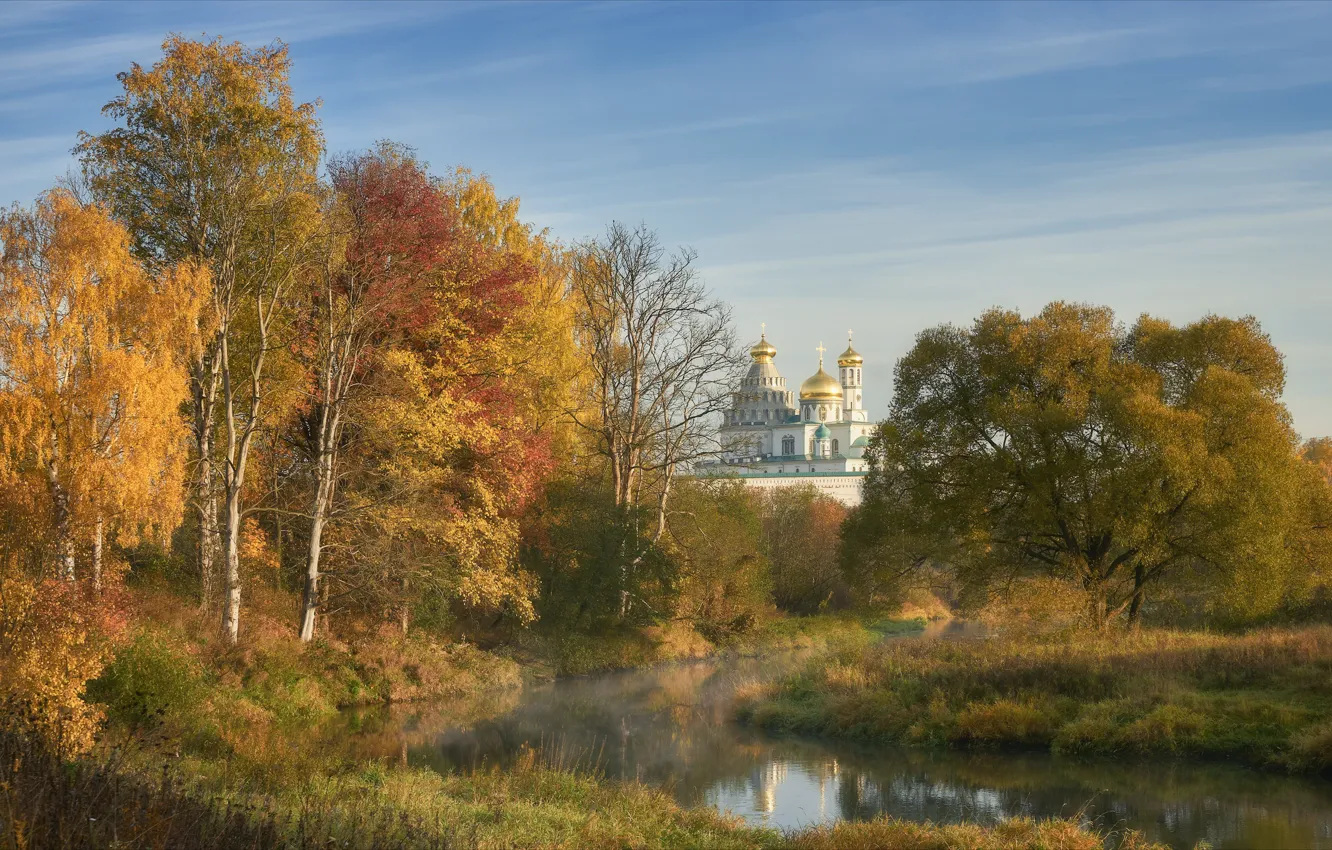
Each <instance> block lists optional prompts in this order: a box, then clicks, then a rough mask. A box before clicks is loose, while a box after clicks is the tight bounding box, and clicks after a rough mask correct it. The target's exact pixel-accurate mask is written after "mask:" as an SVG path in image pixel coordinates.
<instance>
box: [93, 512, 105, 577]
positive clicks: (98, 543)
mask: <svg viewBox="0 0 1332 850" xmlns="http://www.w3.org/2000/svg"><path fill="white" fill-rule="evenodd" d="M105 531H106V527H105V523H104V522H103V520H102V517H100V516H99V517H97V524H96V525H95V526H93V541H92V586H93V590H95V591H96V592H98V593H101V592H102V540H103V537H104V536H105Z"/></svg>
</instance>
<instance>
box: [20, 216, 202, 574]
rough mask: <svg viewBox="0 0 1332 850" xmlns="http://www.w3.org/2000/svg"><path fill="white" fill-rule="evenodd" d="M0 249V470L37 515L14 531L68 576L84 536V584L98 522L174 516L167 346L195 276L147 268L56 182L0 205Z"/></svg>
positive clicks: (121, 526)
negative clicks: (4, 207) (40, 500)
mask: <svg viewBox="0 0 1332 850" xmlns="http://www.w3.org/2000/svg"><path fill="white" fill-rule="evenodd" d="M0 251H2V252H3V253H2V254H0V423H3V424H2V425H0V427H3V429H4V431H3V433H4V439H3V442H2V443H0V445H3V447H4V450H3V452H0V479H4V481H5V483H6V485H7V486H8V487H9V488H13V489H14V490H17V491H22V490H25V489H27V490H29V491H30V492H31V491H32V490H33V489H34V488H36V487H38V486H40V487H41V488H42V489H44V490H45V492H46V496H47V499H48V501H47V505H46V507H47V511H46V512H45V513H46V516H45V517H43V518H36V517H34V518H30V519H29V521H28V523H27V524H26V525H25V529H26V532H27V534H28V535H29V536H30V539H31V540H34V541H48V542H49V543H50V544H51V549H52V551H53V552H54V558H55V562H56V564H57V568H56V572H57V573H58V574H59V575H61V576H62V577H63V578H66V579H69V580H73V579H74V578H75V577H76V571H75V561H76V554H77V551H78V550H79V549H80V548H81V547H80V543H79V541H80V540H82V541H84V542H85V543H86V545H87V546H88V548H89V550H90V552H91V563H90V574H89V577H90V578H91V579H92V581H93V583H94V584H95V585H96V584H98V583H100V580H101V566H102V561H101V558H102V548H103V540H104V537H105V535H106V534H107V533H110V532H118V533H119V534H120V535H121V538H122V540H125V541H130V540H132V539H133V538H134V537H136V536H137V535H138V534H139V533H140V532H141V531H142V530H143V529H145V528H153V527H155V528H157V529H159V530H162V531H170V530H171V529H173V528H174V527H175V525H176V522H177V518H178V510H179V505H180V502H181V500H180V492H181V491H180V483H181V470H182V463H183V457H182V444H181V432H180V428H179V422H178V420H177V418H176V411H177V409H178V406H179V404H180V403H181V401H182V399H183V398H184V397H185V375H184V372H183V364H182V363H181V361H180V359H179V358H178V357H177V356H176V354H177V353H178V352H180V351H181V347H180V345H179V342H180V340H188V339H190V338H191V337H192V334H193V326H194V319H195V315H194V313H195V311H197V308H198V303H199V297H198V293H199V291H200V289H201V288H202V283H203V282H204V281H205V280H206V275H203V274H201V273H200V272H198V271H197V270H196V269H195V268H194V267H191V266H185V267H183V268H176V269H170V270H167V271H165V272H163V273H161V274H159V275H157V276H150V275H149V274H148V273H147V272H146V271H145V270H144V269H143V268H142V266H140V264H139V263H138V262H137V261H136V260H135V259H134V257H133V256H132V255H131V253H130V250H129V237H128V235H127V233H126V232H125V229H124V228H123V227H122V226H121V225H119V224H118V223H116V222H114V221H112V220H111V219H110V218H109V217H108V216H107V215H106V214H105V212H104V211H103V210H102V209H101V208H99V207H96V206H85V205H82V204H80V203H79V202H78V201H77V200H75V198H74V197H73V196H71V195H70V194H68V193H66V192H63V191H53V192H50V193H48V194H46V195H44V196H43V197H42V198H41V199H40V200H39V201H38V202H37V204H36V206H35V207H34V208H33V209H32V210H23V209H20V208H17V207H15V208H13V209H11V210H10V211H9V212H8V213H6V214H3V215H0ZM8 542H9V543H11V544H12V543H13V542H14V541H13V539H12V538H11V539H10V541H8Z"/></svg>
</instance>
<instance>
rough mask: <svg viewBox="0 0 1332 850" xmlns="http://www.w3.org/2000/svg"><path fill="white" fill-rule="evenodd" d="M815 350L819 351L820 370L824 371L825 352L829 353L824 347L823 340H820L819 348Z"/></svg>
mask: <svg viewBox="0 0 1332 850" xmlns="http://www.w3.org/2000/svg"><path fill="white" fill-rule="evenodd" d="M814 350H815V351H817V352H818V353H819V368H820V369H822V368H823V352H825V351H827V350H828V349H826V348H824V347H823V342H822V340H820V341H819V347H818V348H816V349H814Z"/></svg>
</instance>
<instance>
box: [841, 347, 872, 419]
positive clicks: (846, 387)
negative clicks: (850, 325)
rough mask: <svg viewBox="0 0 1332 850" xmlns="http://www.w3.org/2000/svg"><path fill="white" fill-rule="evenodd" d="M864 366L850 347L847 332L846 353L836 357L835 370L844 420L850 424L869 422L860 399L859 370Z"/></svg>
mask: <svg viewBox="0 0 1332 850" xmlns="http://www.w3.org/2000/svg"><path fill="white" fill-rule="evenodd" d="M864 365H865V358H864V357H861V356H860V352H858V351H856V350H855V348H853V347H852V346H851V331H847V332H846V351H843V352H842V353H841V355H839V356H838V358H837V369H838V381H839V383H841V385H842V394H843V397H844V399H845V400H844V401H843V402H842V408H843V410H845V411H846V419H847V420H848V421H850V422H867V421H869V415H868V414H867V413H866V412H865V401H864V399H863V398H862V397H861V394H862V392H863V388H864V384H863V383H862V382H861V375H860V370H861V368H862V367H863V366H864Z"/></svg>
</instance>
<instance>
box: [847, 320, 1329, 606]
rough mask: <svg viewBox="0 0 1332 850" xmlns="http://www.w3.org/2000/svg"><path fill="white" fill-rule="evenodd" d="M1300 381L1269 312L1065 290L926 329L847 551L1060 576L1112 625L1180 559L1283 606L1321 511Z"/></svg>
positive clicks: (984, 581) (973, 573)
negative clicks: (1201, 308) (1265, 326)
mask: <svg viewBox="0 0 1332 850" xmlns="http://www.w3.org/2000/svg"><path fill="white" fill-rule="evenodd" d="M1284 380H1285V372H1284V368H1283V365H1282V358H1281V355H1280V354H1279V353H1278V352H1277V350H1276V349H1275V348H1274V347H1273V346H1272V344H1271V341H1270V340H1269V339H1268V337H1267V336H1266V335H1265V334H1264V333H1263V332H1262V330H1261V328H1260V327H1259V326H1258V323H1257V322H1256V321H1254V320H1253V319H1251V318H1245V319H1240V320H1232V319H1225V318H1220V317H1216V316H1207V317H1205V318H1203V319H1201V320H1199V321H1197V322H1194V323H1192V324H1189V325H1186V326H1183V327H1176V326H1173V325H1171V324H1170V323H1168V322H1165V321H1162V320H1159V319H1154V318H1151V317H1148V316H1143V317H1142V318H1141V319H1139V321H1138V322H1137V323H1136V324H1135V325H1134V326H1133V327H1132V328H1130V329H1125V328H1123V327H1122V326H1120V325H1117V324H1116V323H1115V321H1114V316H1113V314H1112V313H1111V312H1110V310H1108V309H1106V308H1101V307H1090V306H1084V305H1075V304H1064V303H1054V304H1051V305H1049V306H1048V307H1046V308H1045V309H1044V310H1043V311H1041V313H1040V314H1038V315H1036V316H1034V317H1031V318H1023V317H1022V316H1020V315H1018V314H1017V313H1014V312H1010V311H1006V310H997V309H996V310H991V311H989V312H987V313H985V314H984V315H982V316H981V317H980V318H979V319H977V320H976V322H975V324H974V325H973V326H972V327H970V328H958V327H953V326H942V327H937V328H933V329H930V330H927V331H925V332H923V333H922V334H920V336H919V337H918V338H917V340H916V344H915V346H914V347H913V348H912V350H911V351H910V352H908V354H907V355H906V356H905V357H904V358H903V359H902V360H901V361H900V362H899V363H898V366H897V370H896V391H895V395H894V398H893V405H892V409H891V413H890V415H889V417H888V419H887V421H886V422H885V423H883V425H882V426H881V427H880V429H879V432H878V434H877V436H876V438H875V439H874V440H873V441H872V443H871V449H870V451H869V453H868V456H869V458H870V467H871V469H870V474H869V476H868V478H867V480H866V483H865V497H866V498H865V504H864V506H863V507H862V508H861V509H860V510H859V511H857V516H856V518H854V520H853V522H852V523H851V524H850V525H849V526H848V535H847V537H846V543H847V544H848V546H849V547H851V551H849V552H848V555H849V557H850V558H851V559H854V558H855V557H857V556H858V555H859V556H863V557H865V558H868V559H870V560H872V561H874V562H875V563H874V564H873V565H871V567H870V568H869V571H870V572H877V573H878V574H879V575H884V576H888V575H894V574H897V575H900V572H897V573H895V572H894V571H895V570H897V571H902V570H909V569H910V567H911V565H913V564H916V565H919V564H923V563H926V562H928V561H935V562H942V563H946V564H948V565H950V566H951V567H952V568H954V569H955V570H956V571H957V572H958V574H959V575H960V576H961V578H962V579H963V581H964V582H965V583H966V584H967V585H968V586H969V587H971V588H973V589H976V588H988V589H995V588H1003V587H1005V586H1007V584H1008V582H1009V581H1011V580H1012V579H1013V578H1015V577H1017V576H1020V575H1022V574H1024V573H1029V572H1033V571H1035V572H1040V573H1046V574H1050V575H1053V576H1056V577H1059V578H1063V579H1067V580H1069V581H1073V582H1076V583H1077V584H1078V585H1079V586H1080V587H1081V588H1082V589H1083V591H1084V592H1085V594H1086V604H1087V612H1088V617H1089V619H1090V620H1091V621H1092V622H1093V623H1095V624H1097V625H1098V626H1102V627H1103V626H1105V625H1107V624H1109V623H1110V622H1112V621H1114V620H1115V619H1116V618H1118V617H1120V616H1121V615H1123V616H1126V617H1127V618H1128V620H1129V621H1130V622H1136V621H1137V619H1138V617H1139V615H1140V614H1141V611H1142V606H1143V603H1144V602H1145V601H1146V600H1147V598H1148V594H1149V593H1150V592H1151V590H1152V588H1154V587H1157V586H1159V585H1162V584H1163V583H1164V582H1166V581H1167V580H1168V579H1170V578H1171V577H1182V576H1189V577H1191V578H1192V579H1195V580H1201V581H1202V583H1203V584H1204V585H1205V586H1206V587H1208V588H1210V590H1211V599H1212V600H1213V602H1214V604H1216V605H1217V606H1218V607H1220V608H1223V609H1225V610H1227V611H1230V612H1234V613H1244V614H1252V613H1261V612H1264V611H1269V610H1271V609H1272V608H1274V607H1276V606H1277V605H1278V604H1280V603H1281V601H1282V599H1283V595H1284V594H1285V593H1286V591H1287V589H1288V588H1289V587H1290V586H1291V582H1292V579H1293V577H1295V576H1296V575H1298V573H1299V572H1300V571H1301V570H1302V569H1303V568H1305V567H1306V566H1307V565H1306V564H1304V563H1303V562H1302V557H1303V556H1302V555H1301V554H1300V552H1301V548H1300V547H1298V546H1293V545H1292V541H1293V540H1295V539H1296V538H1299V537H1301V536H1303V535H1306V534H1307V533H1308V532H1309V530H1310V527H1311V524H1312V521H1311V518H1310V517H1309V515H1308V513H1307V510H1306V507H1305V506H1306V505H1307V504H1308V499H1307V492H1306V487H1307V485H1308V482H1309V481H1310V480H1311V478H1310V476H1309V475H1307V474H1306V473H1305V469H1306V467H1307V465H1306V464H1304V463H1303V462H1302V461H1301V460H1300V459H1299V457H1298V455H1297V443H1296V440H1295V436H1294V434H1293V432H1292V430H1291V427H1290V417H1289V415H1288V413H1287V412H1286V409H1285V407H1284V406H1283V405H1282V404H1281V401H1280V397H1281V392H1282V388H1283V385H1284Z"/></svg>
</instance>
